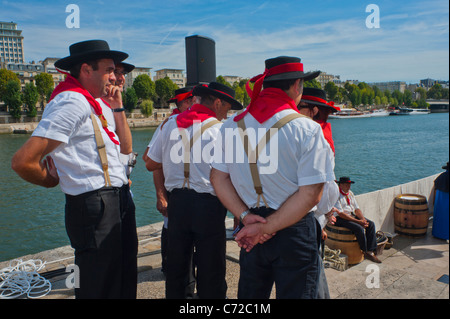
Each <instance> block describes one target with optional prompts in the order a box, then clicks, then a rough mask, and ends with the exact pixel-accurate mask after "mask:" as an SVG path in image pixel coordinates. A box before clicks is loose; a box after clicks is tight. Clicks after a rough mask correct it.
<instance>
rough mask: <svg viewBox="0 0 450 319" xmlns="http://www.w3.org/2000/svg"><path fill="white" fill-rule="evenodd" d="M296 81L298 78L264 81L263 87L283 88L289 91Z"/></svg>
mask: <svg viewBox="0 0 450 319" xmlns="http://www.w3.org/2000/svg"><path fill="white" fill-rule="evenodd" d="M295 81H297V79H289V80H279V81H270V82H264V84H263V87H264V88H265V89H267V88H276V89H281V90H283V91H287V90H289V88H290V87H291V86H292V85H294V83H295Z"/></svg>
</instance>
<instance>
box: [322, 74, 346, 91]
mask: <svg viewBox="0 0 450 319" xmlns="http://www.w3.org/2000/svg"><path fill="white" fill-rule="evenodd" d="M316 80H317V82H319V83H320V85H321V86H322V89H323V88H325V85H326V84H327V83H328V82H333V83H334V84H336V85H337V86H342V83H341V76H340V75H333V74H328V73H326V72H320V74H319V76H318V77H317V78H316Z"/></svg>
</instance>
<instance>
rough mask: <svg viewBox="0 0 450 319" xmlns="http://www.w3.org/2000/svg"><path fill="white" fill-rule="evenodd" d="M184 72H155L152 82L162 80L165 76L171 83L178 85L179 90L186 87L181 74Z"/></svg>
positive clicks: (169, 70)
mask: <svg viewBox="0 0 450 319" xmlns="http://www.w3.org/2000/svg"><path fill="white" fill-rule="evenodd" d="M183 71H184V70H180V69H161V70H158V71H156V72H155V73H156V75H155V78H154V79H153V81H156V80H159V79H164V78H165V77H166V76H167V77H168V78H169V79H171V80H172V82H173V83H175V84H176V85H178V87H179V88H183V87H185V86H186V77H185V76H184V73H183Z"/></svg>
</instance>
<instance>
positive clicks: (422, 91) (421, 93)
mask: <svg viewBox="0 0 450 319" xmlns="http://www.w3.org/2000/svg"><path fill="white" fill-rule="evenodd" d="M414 92H416V93H418V94H419V97H418V99H424V100H426V99H427V90H425V89H424V88H416V89H415V90H414Z"/></svg>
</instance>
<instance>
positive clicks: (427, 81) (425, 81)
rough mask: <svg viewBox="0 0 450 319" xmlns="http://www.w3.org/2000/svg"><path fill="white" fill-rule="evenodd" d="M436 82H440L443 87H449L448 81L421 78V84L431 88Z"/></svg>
mask: <svg viewBox="0 0 450 319" xmlns="http://www.w3.org/2000/svg"><path fill="white" fill-rule="evenodd" d="M435 84H440V85H441V86H442V87H443V88H448V84H449V82H448V81H441V80H434V79H430V78H428V79H423V80H420V86H421V87H423V88H426V89H429V88H431V87H432V86H433V85H435Z"/></svg>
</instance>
